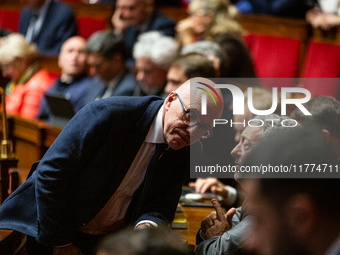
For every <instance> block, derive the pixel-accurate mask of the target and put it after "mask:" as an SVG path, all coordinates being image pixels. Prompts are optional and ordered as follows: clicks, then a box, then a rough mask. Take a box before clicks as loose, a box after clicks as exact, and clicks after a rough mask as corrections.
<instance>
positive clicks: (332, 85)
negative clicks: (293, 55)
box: [302, 41, 340, 98]
mask: <svg viewBox="0 0 340 255" xmlns="http://www.w3.org/2000/svg"><path fill="white" fill-rule="evenodd" d="M302 77H303V78H314V79H304V80H303V86H304V87H305V88H306V89H308V90H309V91H310V92H311V93H312V95H314V96H317V95H325V96H333V97H338V95H339V94H340V89H339V86H340V84H338V79H316V78H338V77H340V45H335V44H328V43H320V42H315V41H310V42H309V44H308V47H307V52H306V58H305V63H304V68H303V72H302ZM338 98H339V97H338Z"/></svg>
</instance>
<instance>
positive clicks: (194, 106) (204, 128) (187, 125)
mask: <svg viewBox="0 0 340 255" xmlns="http://www.w3.org/2000/svg"><path fill="white" fill-rule="evenodd" d="M198 82H200V83H203V84H206V85H208V86H206V85H202V84H200V83H198ZM197 87H199V88H201V87H205V88H206V89H208V90H211V88H212V89H213V90H214V91H216V93H217V94H218V95H219V97H220V98H221V100H223V99H222V93H221V91H220V90H219V89H215V88H214V87H215V84H214V83H213V82H212V81H210V80H208V79H205V78H194V79H190V80H188V81H186V82H185V83H184V84H183V85H181V86H180V87H179V88H178V89H177V90H176V91H172V92H171V93H170V94H169V95H168V97H167V98H166V99H165V102H164V111H163V127H164V138H165V140H166V142H167V143H168V144H169V146H170V147H171V148H173V149H175V150H177V149H181V148H183V147H185V146H188V145H190V144H193V143H195V142H197V141H198V140H199V139H200V138H202V137H203V136H206V134H208V133H209V132H210V133H211V129H212V127H213V121H214V119H219V118H220V117H221V114H222V111H223V101H222V105H221V103H220V102H219V100H217V101H218V103H217V104H216V105H215V102H214V100H213V99H212V98H211V97H210V96H207V114H206V115H202V114H201V98H202V95H203V94H205V93H206V92H204V91H203V90H201V89H197ZM208 87H209V88H208ZM213 94H214V92H213ZM214 96H215V97H217V96H216V95H215V94H214ZM189 112H190V114H189Z"/></svg>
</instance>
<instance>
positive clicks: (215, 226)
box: [201, 199, 236, 239]
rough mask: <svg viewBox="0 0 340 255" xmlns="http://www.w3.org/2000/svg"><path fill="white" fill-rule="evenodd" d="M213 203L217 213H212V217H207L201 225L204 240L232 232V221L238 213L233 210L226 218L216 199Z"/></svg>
mask: <svg viewBox="0 0 340 255" xmlns="http://www.w3.org/2000/svg"><path fill="white" fill-rule="evenodd" d="M211 203H212V204H213V206H214V208H215V211H214V212H212V213H210V215H209V216H207V217H206V218H205V219H204V220H203V221H202V223H201V229H202V234H203V237H204V239H209V238H212V237H214V236H221V235H223V233H224V232H226V231H228V230H230V229H231V224H232V221H231V219H232V217H233V216H234V214H235V211H236V209H235V208H231V209H230V210H229V211H228V212H227V214H226V216H225V215H224V212H223V210H222V207H221V205H220V204H219V203H218V202H217V200H216V199H212V200H211Z"/></svg>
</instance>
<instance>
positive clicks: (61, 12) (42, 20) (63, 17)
mask: <svg viewBox="0 0 340 255" xmlns="http://www.w3.org/2000/svg"><path fill="white" fill-rule="evenodd" d="M24 3H25V5H26V7H25V8H24V9H23V10H22V12H21V16H20V24H19V32H20V34H23V35H24V36H25V37H26V41H27V42H30V43H36V44H37V46H38V50H39V53H41V54H47V55H55V56H56V55H58V54H59V52H60V48H61V45H62V44H63V43H64V42H65V41H66V40H67V39H68V38H69V37H71V36H74V35H76V34H77V23H76V19H75V16H74V14H73V12H72V9H71V8H70V7H69V6H67V5H65V4H63V3H60V2H56V1H54V0H24Z"/></svg>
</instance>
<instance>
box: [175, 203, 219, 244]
mask: <svg viewBox="0 0 340 255" xmlns="http://www.w3.org/2000/svg"><path fill="white" fill-rule="evenodd" d="M181 208H182V209H183V212H176V215H175V219H176V218H180V219H182V218H185V219H186V220H187V228H186V229H174V230H175V231H176V232H177V233H178V234H179V235H180V236H181V237H182V239H183V240H185V241H186V242H187V243H188V244H189V245H195V246H196V234H197V231H198V230H199V229H200V227H201V222H202V220H203V219H204V218H205V217H207V216H208V215H209V214H210V213H211V212H212V211H214V210H215V209H214V208H210V207H191V206H181Z"/></svg>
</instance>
